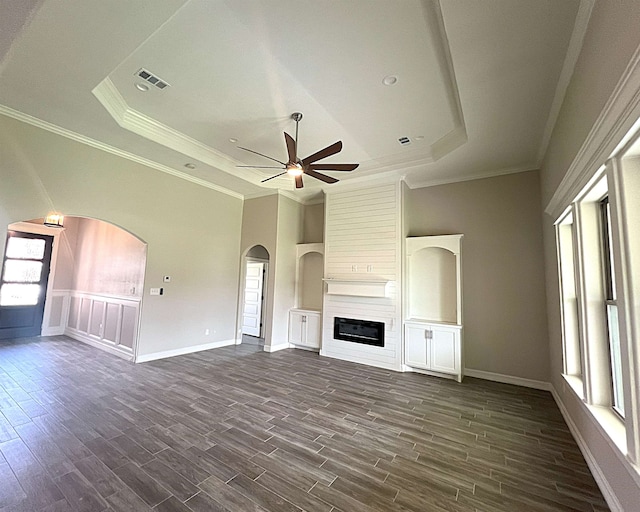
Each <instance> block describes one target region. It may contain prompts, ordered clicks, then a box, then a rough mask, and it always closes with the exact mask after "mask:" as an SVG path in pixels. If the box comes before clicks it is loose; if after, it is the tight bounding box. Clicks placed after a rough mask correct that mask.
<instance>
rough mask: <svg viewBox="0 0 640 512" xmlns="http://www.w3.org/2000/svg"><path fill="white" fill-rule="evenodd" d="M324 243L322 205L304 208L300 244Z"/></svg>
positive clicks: (311, 205)
mask: <svg viewBox="0 0 640 512" xmlns="http://www.w3.org/2000/svg"><path fill="white" fill-rule="evenodd" d="M322 242H324V203H320V204H310V205H306V206H305V207H304V227H303V240H302V242H301V243H305V244H313V243H322Z"/></svg>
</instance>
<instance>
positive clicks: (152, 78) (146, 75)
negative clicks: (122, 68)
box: [136, 68, 169, 89]
mask: <svg viewBox="0 0 640 512" xmlns="http://www.w3.org/2000/svg"><path fill="white" fill-rule="evenodd" d="M136 76H138V77H140V78H142V79H143V80H144V81H146V82H149V83H150V84H153V85H155V86H156V87H157V88H158V89H164V88H165V87H169V84H168V83H167V82H165V81H164V80H162V78H160V77H158V76H156V75H154V74H153V73H150V72H149V71H147V70H146V69H144V68H140V69H139V70H138V71H137V72H136Z"/></svg>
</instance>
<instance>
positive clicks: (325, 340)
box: [320, 183, 402, 370]
mask: <svg viewBox="0 0 640 512" xmlns="http://www.w3.org/2000/svg"><path fill="white" fill-rule="evenodd" d="M401 222H402V208H401V195H400V184H399V183H392V184H385V185H378V186H372V187H368V188H361V189H355V190H354V189H351V190H344V191H337V192H329V193H328V194H327V196H326V198H325V267H324V276H325V278H326V279H331V278H333V279H340V278H342V279H362V280H388V281H390V284H389V294H388V297H384V298H377V297H352V296H347V295H329V294H327V293H326V291H325V294H324V302H323V304H324V307H323V327H322V349H321V351H320V353H321V355H324V356H328V357H335V358H338V359H344V360H347V361H353V362H356V363H363V364H369V365H373V366H379V367H382V368H389V369H394V370H400V369H401V368H402V311H401V305H402V301H401V297H402V296H401V290H400V282H401V262H402V257H401V255H402V247H401V240H402V236H401V234H402V229H401V228H402V225H401ZM354 265H355V266H356V267H357V270H355V271H354V270H353V268H354ZM368 266H371V267H372V269H371V271H368ZM336 316H337V317H344V318H357V319H361V320H371V321H375V322H384V324H385V345H384V347H373V346H370V345H362V344H358V343H351V342H348V341H342V340H335V339H334V338H333V320H334V317H336Z"/></svg>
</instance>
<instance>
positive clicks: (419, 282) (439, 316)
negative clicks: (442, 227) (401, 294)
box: [409, 247, 457, 323]
mask: <svg viewBox="0 0 640 512" xmlns="http://www.w3.org/2000/svg"><path fill="white" fill-rule="evenodd" d="M409 279H410V280H411V288H410V291H409V294H410V295H409V307H410V312H409V315H410V317H411V318H423V319H425V320H429V321H432V322H447V323H455V322H456V320H457V287H456V257H455V254H453V253H452V252H450V251H448V250H447V249H442V248H440V247H429V248H426V249H422V250H420V251H417V252H416V253H414V255H413V256H412V259H411V274H410V276H409Z"/></svg>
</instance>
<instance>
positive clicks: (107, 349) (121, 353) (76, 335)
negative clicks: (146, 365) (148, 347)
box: [64, 328, 133, 361]
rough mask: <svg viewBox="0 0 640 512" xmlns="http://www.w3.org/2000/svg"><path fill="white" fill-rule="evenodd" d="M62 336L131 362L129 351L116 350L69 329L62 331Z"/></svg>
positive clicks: (113, 346)
mask: <svg viewBox="0 0 640 512" xmlns="http://www.w3.org/2000/svg"><path fill="white" fill-rule="evenodd" d="M64 335H65V336H67V337H69V338H73V339H74V340H76V341H81V342H82V343H86V344H87V345H91V346H92V347H95V348H99V349H100V350H104V351H105V352H109V353H110V354H113V355H114V356H118V357H121V358H122V359H126V360H127V361H133V354H132V353H131V351H129V350H127V351H125V350H123V349H121V348H118V347H117V346H116V345H112V344H109V345H108V344H106V343H105V342H103V341H100V340H98V339H97V338H94V337H92V336H89V335H87V334H84V333H82V332H80V331H77V330H75V329H74V330H71V329H69V328H66V329H65V331H64Z"/></svg>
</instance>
